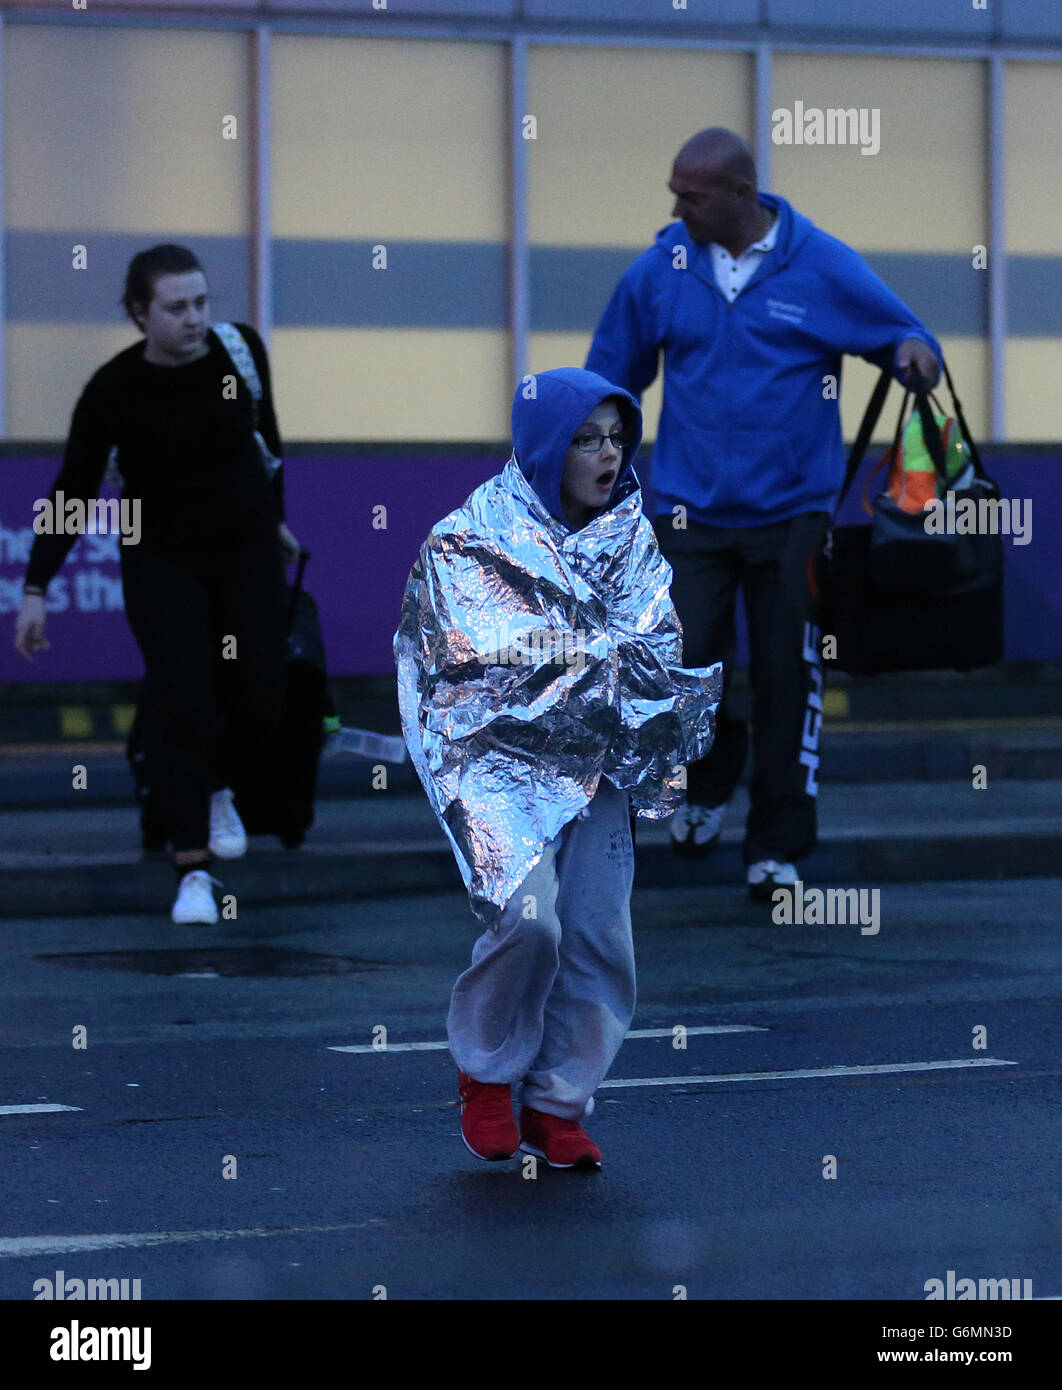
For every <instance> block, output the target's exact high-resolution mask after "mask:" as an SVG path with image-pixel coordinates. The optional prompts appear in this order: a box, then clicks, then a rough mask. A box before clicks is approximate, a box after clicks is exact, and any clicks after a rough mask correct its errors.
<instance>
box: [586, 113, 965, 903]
mask: <svg viewBox="0 0 1062 1390" xmlns="http://www.w3.org/2000/svg"><path fill="white" fill-rule="evenodd" d="M668 187H669V189H670V191H671V193H672V194H673V196H674V199H675V203H674V208H673V212H672V215H673V216H674V217H675V218H677V219H680V220H679V221H676V222H672V223H670V224H669V225H668V226H666V227H664V228H663V229H662V230H661V231H660V232H658V233H657V236H656V240H655V244H654V245H653V246H652V247H650V249H649V250H648V251H646V252H644V253H643V254H642V255H641V256H639V257H638V259H637V260H636V261H635V262H634V263H633V265H631V266H630V267H629V268H628V269H627V271H626V272H625V274H624V275H623V278H622V279H621V280H620V282H619V285H618V286H617V288H616V290H615V293H614V294H613V296H612V298H611V300H610V301H609V303H608V306H607V308H606V309H605V312H604V314H603V315H602V318H601V322H600V324H599V325H598V328H597V332H596V334H595V335H594V341H593V344H592V345H591V348H590V353H589V355H588V357H587V359H586V367H587V370H589V371H593V372H597V373H598V374H599V375H600V376H603V377H605V378H606V379H607V380H609V381H614V382H615V383H616V384H617V385H619V386H623V387H626V389H627V390H628V391H630V392H631V393H632V394H633V395H635V396H640V395H641V393H642V392H643V391H644V390H645V388H646V387H647V386H648V385H649V384H650V382H652V381H653V379H654V378H655V376H656V373H657V366H658V359H659V354H660V351H661V349H663V353H664V406H663V410H662V412H661V415H660V425H659V431H658V434H657V440H656V445H655V447H654V449H653V474H652V481H653V489H654V491H655V493H656V495H657V508H656V516H655V518H654V523H653V524H654V526H655V528H656V533H657V537H658V539H659V542H660V548H661V550H662V551H663V552H664V554H665V555H666V556H667V558H668V560H669V561H670V563H671V566H672V569H673V571H674V581H673V584H672V589H671V593H672V597H673V599H674V602H675V607H676V609H677V610H678V614H679V617H680V618H681V620H682V625H683V629H684V634H685V650H684V655H683V662H684V664H685V665H686V666H707V665H710V664H711V663H712V662H715V661H722V662H723V663H724V674H725V676H726V677H727V679H726V683H725V686H724V700H723V704H722V706H721V708H720V714H719V719H718V727H717V732H716V740H715V744H714V746H713V748H712V750H711V752H710V753H709V754H708V756H707V757H706V758H704V759H702V760H701V761H700V762H698V763H693V764H691V765H690V767H689V769H688V772H687V777H688V786H687V804H686V805H685V807H683V808H682V809H681V810H680V811H679V812H678V813H677V814H676V815H675V817H674V819H673V821H672V825H671V839H672V843H673V845H674V847H675V849H676V851H677V852H678V853H680V854H685V855H694V856H696V855H702V854H707V853H708V852H709V851H710V850H711V849H712V847H713V846H714V845H715V844H716V843H717V841H718V839H719V833H720V829H721V826H722V821H723V815H724V812H725V810H726V805H727V803H728V802H729V800H730V798H731V796H732V795H733V793H734V790H735V788H736V786H737V783H738V781H739V779H740V777H741V773H742V769H743V767H744V764H745V758H746V754H747V751H748V727H747V725H746V723H745V721H744V720H743V719H738V718H737V717H735V715H734V713H733V711H732V708H731V707H730V703H729V700H728V691H729V679H728V677H729V673H730V672H732V669H733V662H734V655H735V649H736V638H735V629H734V616H735V605H736V600H737V591H738V589H739V588H741V589H742V590H743V593H744V599H745V612H746V616H747V618H748V627H749V643H750V663H749V676H750V681H751V686H752V746H753V767H752V781H751V787H750V797H751V804H750V808H749V815H748V820H747V822H746V827H745V842H744V846H743V858H744V862H745V866H746V878H747V883H748V890H749V893H750V895H751V896H752V897H754V898H759V899H763V900H765V901H770V900H771V899H772V894H773V893H774V891H775V890H776V889H777V888H778V887H780V886H788V885H791V884H794V883H795V882H796V881H797V879H798V877H799V874H798V871H797V868H796V861H797V860H799V859H801V858H803V857H804V856H805V855H807V854H809V853H810V852H811V850H812V849H813V848H814V845H815V834H816V823H815V804H816V803H815V796H816V793H817V791H818V785H817V782H816V769H817V767H818V751H817V743H818V730H819V725H820V723H821V719H820V717H819V715H818V710H820V709H821V700H820V694H821V689H822V671H821V656H820V652H819V649H818V643H817V638H818V634H817V631H816V630H815V629H814V627H813V616H814V614H813V606H812V599H811V593H810V590H809V586H808V580H807V567H808V560H809V559H810V557H811V556H812V555H813V554H814V552H815V551H816V550H817V549H818V547H819V546H820V545H821V543H822V539H823V536H824V534H825V531H826V526H827V522H828V520H829V516H830V514H831V512H832V510H833V508H834V506H835V504H836V501H837V496H838V493H839V491H840V486H841V481H842V479H843V476H844V463H845V456H844V444H843V439H842V435H841V420H840V411H839V406H838V401H837V394H838V392H837V387H838V383H839V380H840V372H841V359H842V357H843V355H844V354H845V353H849V354H853V355H855V356H859V357H863V358H865V359H866V360H867V361H869V362H872V363H874V364H875V365H876V366H878V367H891V368H892V370H893V372H894V374H895V376H896V377H897V379H898V380H899V381H900V382H901V383H903V384H907V383H908V382H914V380H915V379H916V377H920V378H921V380H922V382H923V383H924V384H926V385H935V383H936V380H937V377H938V375H939V371H940V346H939V344H938V343H937V341H936V339H935V338H933V337H932V336H931V334H930V333H929V332H927V330H926V328H925V327H924V326H923V324H922V323H921V322H920V321H919V319H918V318H917V317H916V316H915V315H914V314H913V313H912V312H911V310H910V309H908V308H907V306H906V305H905V304H904V303H903V302H902V301H901V300H900V299H899V298H897V296H896V295H895V294H893V293H892V291H891V290H890V289H888V287H887V286H886V285H885V284H884V283H883V282H882V281H881V280H880V279H878V277H877V276H876V275H875V274H874V273H873V271H871V269H870V267H869V266H868V265H867V264H866V262H865V261H864V260H863V259H862V257H860V256H859V255H858V254H857V253H856V252H855V251H853V250H852V249H851V247H849V246H846V245H844V243H843V242H840V241H838V240H836V238H834V237H831V236H829V235H827V233H825V232H823V231H820V230H819V229H818V228H817V227H816V226H814V225H813V223H811V222H810V221H809V220H808V219H807V218H806V217H804V216H802V215H801V214H800V213H799V212H797V211H796V210H795V209H794V208H793V207H791V206H790V204H789V203H787V202H786V200H785V199H784V198H779V197H775V196H773V195H771V194H768V193H762V192H760V191H759V190H758V188H757V182H756V164H755V161H754V159H753V157H752V153H751V151H750V150H749V148H748V146H747V145H746V144H745V142H744V141H743V140H741V139H740V138H739V137H738V136H737V135H735V134H734V132H733V131H730V130H724V129H721V128H713V129H711V130H704V131H701V132H700V133H699V134H697V135H695V136H693V138H692V139H691V140H689V141H687V142H686V144H685V145H683V147H682V149H681V150H680V151H679V153H678V156H677V157H676V159H675V162H674V165H673V166H672V170H671V179H670V182H669V184H668Z"/></svg>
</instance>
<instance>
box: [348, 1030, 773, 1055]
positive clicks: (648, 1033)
mask: <svg viewBox="0 0 1062 1390" xmlns="http://www.w3.org/2000/svg"><path fill="white" fill-rule="evenodd" d="M769 1032H770V1029H769V1028H760V1027H757V1026H756V1025H755V1024H753V1023H717V1024H711V1025H706V1026H704V1027H694V1028H687V1029H686V1037H687V1038H699V1037H704V1036H705V1035H706V1034H709V1033H769ZM674 1036H675V1030H674V1028H635V1029H632V1030H631V1032H629V1033H628V1034H627V1037H626V1041H627V1042H629V1041H630V1040H631V1039H632V1038H635V1039H637V1038H673V1037H674ZM449 1046H450V1044H449V1043H446V1042H411V1043H388V1044H387V1046H386V1047H373V1046H372V1045H371V1044H366V1043H356V1044H354V1045H352V1046H350V1047H329V1048H328V1049H327V1051H329V1052H375V1053H378V1054H379V1053H383V1052H445V1050H446V1049H447V1048H448V1047H449Z"/></svg>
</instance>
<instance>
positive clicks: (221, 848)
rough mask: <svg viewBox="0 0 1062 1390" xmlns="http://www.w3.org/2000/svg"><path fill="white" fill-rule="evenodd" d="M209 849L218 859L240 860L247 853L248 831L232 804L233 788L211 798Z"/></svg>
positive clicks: (217, 793)
mask: <svg viewBox="0 0 1062 1390" xmlns="http://www.w3.org/2000/svg"><path fill="white" fill-rule="evenodd" d="M209 849H210V853H211V854H213V855H215V856H216V857H217V858H218V859H240V858H242V857H243V855H245V854H246V853H247V831H246V830H244V828H243V821H241V820H240V817H239V815H238V814H237V812H236V807H235V806H234V805H233V804H232V788H231V787H222V789H221V791H219V792H215V793H214V795H213V796H212V797H211V798H210V844H209Z"/></svg>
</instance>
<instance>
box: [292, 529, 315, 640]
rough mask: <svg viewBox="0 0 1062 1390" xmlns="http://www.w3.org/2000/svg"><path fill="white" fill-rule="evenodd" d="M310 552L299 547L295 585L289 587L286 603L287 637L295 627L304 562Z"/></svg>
mask: <svg viewBox="0 0 1062 1390" xmlns="http://www.w3.org/2000/svg"><path fill="white" fill-rule="evenodd" d="M310 555H311V552H310V551H309V550H307V548H306V546H304V545H303V546H300V547H299V567H298V569H297V570H296V571H295V583H294V584H293V585H292V586H291V598H290V600H289V601H288V636H289V637H290V636H291V633H292V629H293V628H294V626H295V609H296V608H297V607H298V603H299V595H300V594H301V593H302V576H303V575H304V574H305V573H306V562H307V560H308V559H309V558H310Z"/></svg>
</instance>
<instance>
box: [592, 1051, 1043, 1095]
mask: <svg viewBox="0 0 1062 1390" xmlns="http://www.w3.org/2000/svg"><path fill="white" fill-rule="evenodd" d="M1016 1066H1018V1063H1017V1062H1005V1061H1002V1060H1001V1059H1000V1058H998V1057H977V1058H960V1059H958V1060H956V1061H951V1062H884V1063H881V1064H880V1065H877V1066H872V1067H845V1066H837V1067H815V1068H813V1069H811V1070H808V1071H735V1072H730V1073H729V1074H728V1075H726V1076H643V1077H638V1078H636V1079H633V1078H632V1079H631V1080H629V1081H602V1083H601V1089H604V1088H605V1087H606V1086H613V1087H620V1086H692V1085H698V1086H702V1085H708V1084H712V1083H717V1082H720V1081H794V1080H802V1079H804V1078H805V1077H815V1076H883V1075H886V1074H888V1073H889V1072H901V1071H945V1070H947V1069H949V1068H951V1067H1016Z"/></svg>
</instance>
